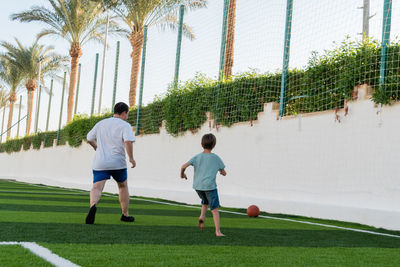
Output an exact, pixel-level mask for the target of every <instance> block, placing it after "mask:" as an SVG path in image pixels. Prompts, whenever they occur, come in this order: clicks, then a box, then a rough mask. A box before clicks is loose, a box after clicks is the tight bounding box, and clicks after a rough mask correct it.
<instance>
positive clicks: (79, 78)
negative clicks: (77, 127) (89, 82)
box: [74, 63, 82, 115]
mask: <svg viewBox="0 0 400 267" xmlns="http://www.w3.org/2000/svg"><path fill="white" fill-rule="evenodd" d="M81 67H82V65H81V63H79V65H78V83H77V84H76V95H75V107H74V115H75V114H76V111H77V109H78V95H79V84H80V82H81Z"/></svg>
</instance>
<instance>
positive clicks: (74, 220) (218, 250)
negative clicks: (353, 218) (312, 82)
mask: <svg viewBox="0 0 400 267" xmlns="http://www.w3.org/2000/svg"><path fill="white" fill-rule="evenodd" d="M110 182H111V181H110ZM110 182H109V183H110ZM193 193H194V192H193ZM194 194H195V193H194ZM88 202H89V196H88V192H85V191H79V190H75V191H72V190H68V189H61V188H50V187H42V186H37V185H30V184H25V183H18V182H12V181H6V180H0V242H4V241H25V242H36V243H37V244H39V245H40V246H43V247H45V248H47V249H49V250H51V251H52V252H53V253H55V254H57V255H58V256H60V257H62V258H64V259H67V260H69V261H71V262H73V263H75V264H77V265H80V266H183V265H184V266H399V265H400V238H395V237H387V236H379V235H372V234H367V233H360V232H353V231H347V230H343V229H335V228H328V227H323V226H317V225H309V224H302V223H298V222H290V221H282V220H275V219H266V218H249V217H247V216H242V215H237V214H230V213H221V225H222V231H223V233H224V234H226V235H227V236H226V237H222V238H221V237H219V238H217V237H215V235H214V228H213V222H212V218H211V214H210V213H208V214H207V216H208V218H207V220H206V228H205V229H204V231H200V230H199V229H198V228H197V218H198V215H199V212H200V211H199V209H197V208H193V207H183V206H176V205H165V204H160V203H155V202H151V200H147V199H138V198H133V199H132V200H131V206H130V207H131V209H130V210H131V213H132V214H133V215H134V216H135V218H136V221H135V222H134V223H133V224H128V223H123V222H120V221H119V218H120V214H121V211H120V207H119V202H118V198H117V197H115V196H112V195H107V196H103V197H102V199H101V201H100V203H99V205H98V210H97V215H96V222H95V224H94V225H86V224H84V221H85V217H86V214H87V212H88ZM221 202H222V203H223V199H221ZM227 210H228V209H227ZM229 210H231V211H237V212H245V211H244V210H234V209H229ZM264 215H269V214H265V213H264ZM273 216H275V217H279V216H280V217H282V218H291V219H295V220H302V221H310V222H318V223H324V224H329V225H337V226H343V227H351V228H357V229H365V230H370V231H376V232H382V233H390V234H394V235H399V236H400V233H399V232H393V231H386V230H382V229H374V228H371V227H367V226H363V225H358V224H350V223H343V222H336V221H324V220H317V219H310V218H301V217H294V216H283V215H273ZM0 265H1V266H51V264H49V263H47V262H46V261H45V260H44V259H42V258H40V257H37V256H36V255H34V254H32V253H31V252H30V251H29V250H27V249H24V248H23V247H21V246H18V245H2V246H0Z"/></svg>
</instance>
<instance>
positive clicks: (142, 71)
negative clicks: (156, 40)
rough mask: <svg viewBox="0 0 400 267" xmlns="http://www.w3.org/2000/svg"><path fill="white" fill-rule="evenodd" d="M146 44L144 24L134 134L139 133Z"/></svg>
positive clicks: (145, 27)
mask: <svg viewBox="0 0 400 267" xmlns="http://www.w3.org/2000/svg"><path fill="white" fill-rule="evenodd" d="M146 44H147V25H145V26H144V32H143V51H142V66H141V69H140V91H139V106H138V109H137V118H136V135H139V134H140V131H139V128H140V111H141V109H142V97H143V85H144V70H145V66H146Z"/></svg>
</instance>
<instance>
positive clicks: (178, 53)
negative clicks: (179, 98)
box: [174, 5, 185, 88]
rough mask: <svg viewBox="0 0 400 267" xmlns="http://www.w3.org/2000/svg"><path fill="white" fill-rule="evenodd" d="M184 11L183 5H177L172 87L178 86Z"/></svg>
mask: <svg viewBox="0 0 400 267" xmlns="http://www.w3.org/2000/svg"><path fill="white" fill-rule="evenodd" d="M184 12H185V6H184V5H181V6H180V7H179V26H178V41H177V45H176V58H175V75H174V87H175V88H177V87H178V81H179V66H180V62H181V48H182V30H183V15H184Z"/></svg>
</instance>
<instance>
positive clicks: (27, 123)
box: [25, 90, 33, 135]
mask: <svg viewBox="0 0 400 267" xmlns="http://www.w3.org/2000/svg"><path fill="white" fill-rule="evenodd" d="M31 94H33V91H31V90H28V92H27V94H26V95H27V103H28V105H27V106H28V107H27V108H28V109H27V112H26V129H25V135H27V134H28V125H29V120H30V119H31V116H32V114H31V116H29V110H30V108H31V105H32V104H33V103H31V102H30V100H29V99H30V97H31Z"/></svg>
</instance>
